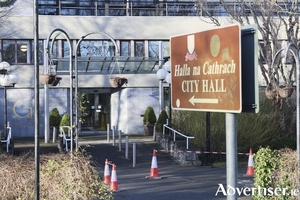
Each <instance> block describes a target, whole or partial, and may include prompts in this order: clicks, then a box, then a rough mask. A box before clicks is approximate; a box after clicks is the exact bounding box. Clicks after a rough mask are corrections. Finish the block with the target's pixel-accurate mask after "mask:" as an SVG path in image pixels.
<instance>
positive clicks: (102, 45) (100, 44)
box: [79, 40, 115, 56]
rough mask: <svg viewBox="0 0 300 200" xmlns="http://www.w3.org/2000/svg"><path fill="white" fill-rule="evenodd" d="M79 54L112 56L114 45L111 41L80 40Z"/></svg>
mask: <svg viewBox="0 0 300 200" xmlns="http://www.w3.org/2000/svg"><path fill="white" fill-rule="evenodd" d="M79 49H80V52H79V53H80V56H114V55H115V53H114V52H115V46H114V45H113V44H112V42H111V41H107V40H98V41H93V40H91V41H82V42H81V43H80V47H79Z"/></svg>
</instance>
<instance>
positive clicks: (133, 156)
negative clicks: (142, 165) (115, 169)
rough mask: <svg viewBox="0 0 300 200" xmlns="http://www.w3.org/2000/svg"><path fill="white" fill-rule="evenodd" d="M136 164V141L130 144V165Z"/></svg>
mask: <svg viewBox="0 0 300 200" xmlns="http://www.w3.org/2000/svg"><path fill="white" fill-rule="evenodd" d="M135 164H136V143H133V146H132V167H135Z"/></svg>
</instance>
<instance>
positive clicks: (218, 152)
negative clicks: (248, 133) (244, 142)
mask: <svg viewBox="0 0 300 200" xmlns="http://www.w3.org/2000/svg"><path fill="white" fill-rule="evenodd" d="M158 151H163V152H166V153H179V152H181V153H195V154H219V155H225V154H226V152H221V151H217V152H213V151H195V150H192V151H188V150H183V151H182V150H170V151H169V150H158ZM237 154H238V155H249V153H237Z"/></svg>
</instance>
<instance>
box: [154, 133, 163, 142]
mask: <svg viewBox="0 0 300 200" xmlns="http://www.w3.org/2000/svg"><path fill="white" fill-rule="evenodd" d="M162 135H163V133H161V132H155V138H156V141H157V142H160V141H161V138H162Z"/></svg>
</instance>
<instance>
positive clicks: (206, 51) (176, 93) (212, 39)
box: [171, 25, 242, 199]
mask: <svg viewBox="0 0 300 200" xmlns="http://www.w3.org/2000/svg"><path fill="white" fill-rule="evenodd" d="M241 71H242V70H241V30H240V26H239V25H232V26H227V27H219V28H216V29H212V30H207V31H203V32H199V33H194V34H188V35H181V36H175V37H172V38H171V77H172V79H171V81H172V84H171V86H172V87H171V89H172V93H171V94H172V99H171V102H172V108H173V109H175V110H194V111H197V110H198V111H207V112H225V113H226V177H227V178H226V182H227V189H228V188H230V187H233V188H236V187H237V131H236V113H240V112H241V111H242V91H241V88H242V86H241ZM227 199H237V194H233V195H227Z"/></svg>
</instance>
